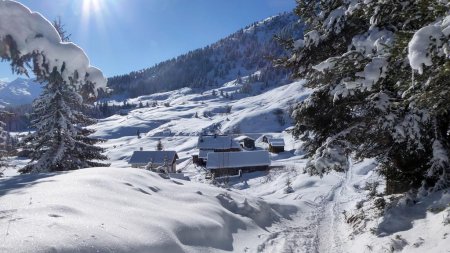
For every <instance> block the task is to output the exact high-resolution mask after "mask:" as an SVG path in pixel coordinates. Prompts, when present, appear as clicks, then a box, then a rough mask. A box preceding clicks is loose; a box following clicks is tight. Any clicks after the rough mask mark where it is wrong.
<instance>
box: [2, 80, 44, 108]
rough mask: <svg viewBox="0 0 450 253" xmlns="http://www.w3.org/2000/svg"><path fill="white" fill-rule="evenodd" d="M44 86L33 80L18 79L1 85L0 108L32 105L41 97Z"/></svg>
mask: <svg viewBox="0 0 450 253" xmlns="http://www.w3.org/2000/svg"><path fill="white" fill-rule="evenodd" d="M41 91H42V86H41V85H40V84H39V83H37V82H35V81H33V80H31V79H24V78H17V79H16V80H14V81H12V82H5V83H1V84H0V107H5V106H18V105H25V104H30V103H31V102H33V100H34V99H35V98H36V97H38V96H39V94H40V93H41Z"/></svg>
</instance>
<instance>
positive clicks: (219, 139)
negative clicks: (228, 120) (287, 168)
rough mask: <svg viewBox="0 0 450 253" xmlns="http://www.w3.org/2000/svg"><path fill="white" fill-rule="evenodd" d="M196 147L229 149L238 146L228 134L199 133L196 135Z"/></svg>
mask: <svg viewBox="0 0 450 253" xmlns="http://www.w3.org/2000/svg"><path fill="white" fill-rule="evenodd" d="M197 147H198V148H199V149H231V148H240V146H239V143H237V142H236V141H235V140H233V138H231V136H229V135H201V136H199V137H198V144H197Z"/></svg>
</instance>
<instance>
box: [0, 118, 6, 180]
mask: <svg viewBox="0 0 450 253" xmlns="http://www.w3.org/2000/svg"><path fill="white" fill-rule="evenodd" d="M5 115H6V112H4V111H0V177H2V175H3V168H4V167H5V166H7V164H6V161H5V159H6V154H7V151H6V149H7V140H8V133H7V132H6V131H5V129H4V127H5V123H4V122H3V121H2V119H3V117H4V116H5Z"/></svg>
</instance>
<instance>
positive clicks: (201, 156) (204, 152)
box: [198, 149, 214, 159]
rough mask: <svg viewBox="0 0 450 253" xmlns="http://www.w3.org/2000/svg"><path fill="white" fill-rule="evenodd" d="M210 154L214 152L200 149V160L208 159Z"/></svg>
mask: <svg viewBox="0 0 450 253" xmlns="http://www.w3.org/2000/svg"><path fill="white" fill-rule="evenodd" d="M209 152H214V150H208V149H200V151H199V152H198V158H202V159H206V158H207V156H208V153H209Z"/></svg>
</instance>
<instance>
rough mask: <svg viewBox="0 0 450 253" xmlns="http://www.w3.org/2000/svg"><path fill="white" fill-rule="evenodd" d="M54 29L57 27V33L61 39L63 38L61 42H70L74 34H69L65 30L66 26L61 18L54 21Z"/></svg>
mask: <svg viewBox="0 0 450 253" xmlns="http://www.w3.org/2000/svg"><path fill="white" fill-rule="evenodd" d="M52 25H53V27H55V29H56V31H57V32H58V34H59V37H61V40H62V41H64V42H68V41H70V36H71V35H72V34H68V33H67V31H66V30H65V29H64V24H63V22H62V21H61V16H58V18H57V19H55V20H53V23H52Z"/></svg>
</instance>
